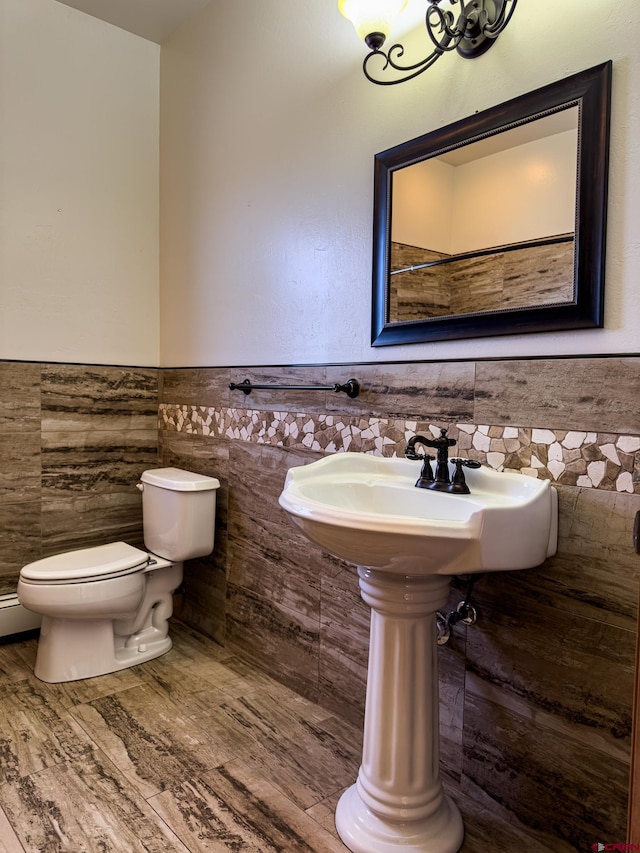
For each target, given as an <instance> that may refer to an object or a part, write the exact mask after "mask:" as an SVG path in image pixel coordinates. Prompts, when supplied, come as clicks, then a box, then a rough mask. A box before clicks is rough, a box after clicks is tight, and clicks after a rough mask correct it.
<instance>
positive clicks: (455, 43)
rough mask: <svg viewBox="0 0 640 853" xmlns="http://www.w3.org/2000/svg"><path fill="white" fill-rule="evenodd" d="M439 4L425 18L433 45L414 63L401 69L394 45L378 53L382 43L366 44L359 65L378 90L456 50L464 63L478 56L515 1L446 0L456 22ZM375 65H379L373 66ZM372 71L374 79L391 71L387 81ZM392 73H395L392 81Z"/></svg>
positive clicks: (402, 80)
mask: <svg viewBox="0 0 640 853" xmlns="http://www.w3.org/2000/svg"><path fill="white" fill-rule="evenodd" d="M441 2H443V0H431V2H430V5H429V8H428V9H427V12H426V15H425V27H426V30H427V33H428V35H429V39H430V40H431V43H432V44H433V50H432V52H431V53H430V54H429V55H428V56H426V57H425V58H424V59H421V60H419V61H418V62H414V63H412V64H410V65H404V64H403V63H402V62H401V61H400V60H401V59H402V57H403V56H404V52H405V49H404V46H403V45H401V44H394V45H392V46H391V47H390V48H389V49H388V50H387V51H384V50H381V49H380V48H381V44H382V42H380V43H379V44H378V45H376V46H374V44H373V43H372V42H369V46H370V47H372V48H373V49H372V50H371V52H370V53H368V54H367V56H365V58H364V61H363V63H362V70H363V72H364V76H365V77H366V78H367V80H369V81H370V82H371V83H375V84H376V85H378V86H395V85H396V84H397V83H405V82H406V81H407V80H413V78H414V77H418V76H419V75H420V74H423V73H424V72H425V71H426V70H427V68H431V66H432V65H433V64H434V63H435V62H437V60H438V59H440V57H441V56H442V55H443V54H444V53H446V52H448V51H453V50H457V51H458V53H459V54H460V55H461V56H464V57H466V58H468V59H470V58H473V57H475V56H480V55H481V54H482V53H484V52H485V51H486V50H488V49H489V47H490V46H491V45H492V44H493V42H494V41H495V40H496V39H497V38H498V36H499V35H500V33H501V32H502V31H503V30H504V29H505V27H506V26H507V24H508V23H509V21H510V20H511V16H512V15H513V13H514V10H515V8H516V5H517V3H518V0H448V2H449V3H450V4H451V5H452V6H453V7H454V8H456V9H457V10H459V11H458V13H457V14H458V17H457V18H456V17H455V15H454V13H453V12H452V11H451V10H444V9H441V8H440V6H439V3H441ZM375 63H379V64H378V65H375V66H374V64H375ZM374 67H375V68H376V69H377V74H378V75H382V74H384V73H385V72H387V71H388V70H389V69H392V71H391V72H390V79H388V80H386V79H381V76H374V74H373V72H372V70H371V71H370V69H373V68H374ZM393 72H396V74H397V76H396V77H393Z"/></svg>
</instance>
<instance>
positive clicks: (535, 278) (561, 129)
mask: <svg viewBox="0 0 640 853" xmlns="http://www.w3.org/2000/svg"><path fill="white" fill-rule="evenodd" d="M610 90H611V63H610V62H608V63H605V64H603V65H600V66H597V67H595V68H592V69H590V70H588V71H583V72H581V73H579V74H576V75H574V76H572V77H568V78H566V79H564V80H561V81H559V82H558V83H553V84H551V85H549V86H545V87H544V88H542V89H538V90H536V91H535V92H531V93H529V94H526V95H522V96H521V97H519V98H515V99H514V100H512V101H508V102H507V103H505V104H501V105H500V106H498V107H494V108H492V109H490V110H486V111H484V112H482V113H477V114H476V115H474V116H472V117H470V118H468V119H464V120H462V121H459V122H456V123H455V124H452V125H449V126H448V127H445V128H442V129H440V130H436V131H434V132H432V133H429V134H426V135H424V136H421V137H418V138H417V139H414V140H411V141H410V142H405V143H403V144H401V145H398V146H396V147H395V148H391V149H389V150H388V151H384V152H382V153H381V154H378V155H376V158H375V177H374V181H375V182H374V251H373V312H372V345H373V346H386V345H391V344H403V343H417V342H424V341H438V340H449V339H456V338H472V337H484V336H490V335H508V334H520V333H523V332H544V331H557V330H567V329H578V328H589V327H596V328H597V327H602V325H603V308H604V298H603V297H604V258H605V226H606V197H607V172H608V148H609V144H608V143H609V112H610Z"/></svg>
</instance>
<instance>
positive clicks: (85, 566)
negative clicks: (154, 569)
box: [20, 542, 149, 583]
mask: <svg viewBox="0 0 640 853" xmlns="http://www.w3.org/2000/svg"><path fill="white" fill-rule="evenodd" d="M148 559H149V555H148V554H147V553H146V551H141V550H140V549H139V548H134V547H133V546H132V545H127V543H126V542H111V543H109V545H98V546H97V547H95V548H82V549H81V550H79V551H67V552H66V553H64V554H56V555H55V556H54V557H45V558H44V559H43V560H36V561H35V562H33V563H29V564H28V565H27V566H24V568H23V569H22V571H21V572H20V577H21V578H23V579H24V580H27V581H31V582H32V583H37V582H40V583H52V582H56V581H57V582H60V581H67V582H74V581H75V582H77V581H81V580H99V579H100V578H106V577H119V576H121V575H128V574H131V573H132V572H136V571H140V569H141V568H142V567H143V566H144V565H146V563H147V561H148Z"/></svg>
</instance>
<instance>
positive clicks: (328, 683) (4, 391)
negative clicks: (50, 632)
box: [0, 358, 640, 853]
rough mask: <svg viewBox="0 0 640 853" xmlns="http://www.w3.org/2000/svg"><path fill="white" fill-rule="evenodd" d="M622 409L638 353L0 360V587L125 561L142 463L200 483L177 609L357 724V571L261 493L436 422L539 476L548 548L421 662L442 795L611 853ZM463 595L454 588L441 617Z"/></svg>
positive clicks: (619, 671) (623, 635)
mask: <svg viewBox="0 0 640 853" xmlns="http://www.w3.org/2000/svg"><path fill="white" fill-rule="evenodd" d="M351 376H355V377H356V378H357V379H358V380H359V381H360V382H361V384H362V387H363V390H362V393H361V394H360V396H359V397H358V398H357V399H355V400H351V399H349V398H347V397H346V395H344V394H335V393H333V392H295V391H278V392H272V391H268V390H267V391H254V392H252V394H251V395H250V396H247V397H245V395H244V394H243V393H242V392H241V391H233V392H232V391H230V390H229V388H228V384H229V382H230V381H241V380H242V379H244V378H249V379H252V380H253V381H256V382H265V383H292V384H301V383H307V382H308V383H311V384H325V383H327V384H332V383H334V382H344V381H346V379H348V378H350V377H351ZM638 399H640V359H636V358H629V359H625V358H583V359H569V358H566V359H547V360H545V359H542V360H526V359H523V360H511V361H486V362H482V361H481V362H477V363H474V362H459V363H456V362H451V363H443V364H434V363H403V364H380V365H370V364H369V365H347V366H339V367H338V366H331V367H301V368H287V369H285V368H278V369H269V368H259V369H257V368H256V369H247V368H237V369H231V368H202V369H176V370H174V369H163V370H160V371H157V370H153V369H144V368H143V369H129V368H121V367H90V366H78V365H55V364H42V365H41V364H23V363H12V362H6V363H0V402H1V404H2V405H1V407H0V492H1V493H2V501H1V502H0V576H1V577H2V578H3V583H4V587H3V589H4V591H12V589H15V581H16V578H17V574H18V571H19V569H20V567H21V565H23V564H24V563H26V562H28V561H29V560H33V559H37V558H38V557H40V556H45V555H47V554H52V553H56V552H59V551H63V550H66V549H69V548H74V547H85V546H89V545H97V544H101V543H103V542H108V541H113V540H114V539H119V538H121V539H124V540H126V541H129V542H131V543H132V544H140V543H141V541H142V536H141V524H140V521H141V515H140V496H139V493H138V492H137V490H136V489H135V483H136V482H137V479H138V477H139V475H140V472H141V471H142V470H144V468H148V467H153V466H155V465H158V464H162V465H179V466H182V467H185V468H188V469H190V470H194V471H197V472H200V473H205V474H213V475H214V476H216V477H218V478H219V479H220V481H221V484H222V486H221V489H220V490H219V492H218V514H217V522H216V523H217V531H216V546H215V550H214V553H213V555H212V556H211V557H209V558H206V559H203V560H198V561H193V562H192V563H190V564H189V565H188V566H187V571H186V578H185V585H184V590H183V593H182V594H181V595H180V596H177V597H176V613H177V615H178V616H179V617H180V618H181V619H182V620H183V621H185V622H186V623H188V624H189V625H191V626H192V627H194V628H196V629H198V630H200V631H201V632H203V633H205V634H207V635H208V636H210V637H213V638H214V639H216V640H218V641H219V642H221V643H223V644H224V645H225V647H226V652H227V653H228V654H233V655H236V656H238V657H241V658H244V659H245V660H247V661H248V662H249V663H252V664H254V665H257V666H258V667H260V668H261V669H263V670H264V671H266V672H267V673H269V674H270V675H272V676H274V677H275V678H276V679H278V680H279V681H281V682H283V683H284V684H285V685H288V686H291V687H293V688H294V689H295V690H296V691H297V692H299V693H302V694H303V695H305V696H306V697H307V698H308V699H310V700H312V701H315V702H317V703H319V704H320V705H322V706H324V707H325V708H326V709H328V710H329V711H331V712H332V713H336V714H338V715H341V716H342V717H343V718H346V719H347V720H348V721H350V722H351V723H352V724H354V725H356V726H358V727H359V726H360V725H361V721H362V710H363V705H364V687H365V679H366V663H367V647H368V621H369V613H368V609H367V607H366V606H365V605H364V603H363V602H362V601H361V599H360V596H359V591H358V585H357V580H356V575H355V571H354V569H353V567H352V566H349V565H347V564H346V563H343V562H341V561H339V560H336V559H333V558H331V557H329V556H327V555H326V554H324V553H323V552H321V551H320V549H318V548H316V547H315V546H313V545H311V544H310V543H308V542H307V541H306V540H304V539H303V538H302V537H301V536H300V535H299V534H298V533H297V531H296V529H295V528H294V527H293V525H292V524H291V523H290V522H289V521H288V519H287V518H286V517H285V516H284V513H283V512H282V511H281V510H280V508H279V506H278V503H277V499H278V495H279V493H280V491H281V489H282V484H283V481H284V476H285V473H286V470H287V468H289V467H291V466H294V465H301V464H305V463H308V462H310V461H312V460H313V459H316V458H320V457H321V456H322V455H324V454H325V453H328V452H336V451H340V452H341V451H343V450H361V451H365V452H372V453H380V454H384V455H388V454H393V453H394V452H395V453H400V452H402V449H403V447H404V443H405V442H406V437H407V434H412V433H413V432H415V431H421V432H424V431H426V430H430V429H437V428H439V427H440V426H447V427H450V428H451V431H452V434H454V435H456V436H457V437H458V440H459V448H456V451H457V450H460V452H461V453H462V454H464V455H466V454H468V455H469V456H473V457H475V458H478V459H480V460H482V461H483V462H486V463H487V464H490V465H493V466H494V467H504V468H511V469H518V470H523V471H524V472H525V473H526V474H527V475H529V476H542V477H550V478H551V479H553V481H554V483H555V484H556V486H557V488H558V493H559V498H560V546H559V550H558V554H557V555H556V556H555V557H554V558H553V559H551V560H548V561H547V562H546V563H545V564H544V565H543V566H541V567H539V568H536V569H533V570H531V571H527V572H514V573H513V574H511V573H505V574H499V575H489V576H486V577H485V578H483V579H482V580H480V581H479V582H478V584H477V586H476V591H475V601H476V603H477V606H478V609H479V611H480V620H479V622H478V624H477V625H475V626H473V627H472V628H469V629H466V628H464V627H459V626H458V627H457V628H456V630H455V633H454V637H453V641H452V643H451V644H450V645H449V646H447V647H442V648H440V650H439V655H440V667H441V729H442V768H443V773H444V775H445V777H446V781H447V784H448V785H449V786H450V787H451V788H452V789H453V792H454V796H455V794H456V792H457V793H458V795H459V796H460V797H461V798H464V800H465V801H466V802H471V801H472V802H474V803H476V804H477V808H478V809H481V810H482V811H483V814H485V815H491V814H493V815H495V816H496V819H498V818H500V820H501V821H504V820H506V821H508V822H509V823H510V824H511V825H513V826H514V828H518V831H519V832H520V831H521V832H523V833H525V835H526V836H528V837H529V838H530V839H531V849H538V846H540V848H541V849H549V850H552V851H554V853H561V851H565V850H566V851H570V850H585V849H590V847H591V845H592V844H594V843H597V842H603V843H606V842H610V841H618V842H621V841H623V840H624V837H625V829H626V817H627V790H628V776H629V753H630V733H631V719H632V697H633V683H634V667H635V662H634V651H635V637H636V630H637V614H636V604H637V598H638V568H639V567H640V561H639V558H638V557H637V556H636V555H635V554H634V552H633V549H632V541H631V532H632V528H633V519H634V516H635V513H636V511H637V510H638V509H640V488H639V481H640V464H639V458H640V450H639V449H638V448H639V446H640V442H639V440H638V439H639V437H640V411H639V409H638ZM158 402H159V403H160V406H159V408H158ZM158 426H159V453H158ZM461 597H462V585H461V582H460V583H458V584H457V588H456V589H454V590H453V591H452V596H451V600H450V604H451V606H452V607H453V606H455V604H456V603H457V602H458V601H459V600H460V598H461ZM471 830H473V828H471ZM502 849H506V848H502ZM519 849H522V848H521V847H520V848H519ZM513 853H515V850H514V851H513Z"/></svg>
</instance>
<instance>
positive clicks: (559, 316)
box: [371, 62, 612, 346]
mask: <svg viewBox="0 0 640 853" xmlns="http://www.w3.org/2000/svg"><path fill="white" fill-rule="evenodd" d="M611 70H612V64H611V62H606V63H603V64H602V65H597V66H595V67H594V68H590V69H588V70H586V71H582V72H580V73H578V74H575V75H573V76H571V77H566V78H565V79H564V80H560V81H558V82H557V83H552V84H550V85H548V86H544V87H543V88H541V89H537V90H536V91H534V92H529V93H528V94H525V95H521V96H520V97H518V98H514V99H513V100H511V101H507V102H506V103H504V104H500V105H499V106H497V107H492V108H491V109H488V110H484V111H483V112H480V113H476V114H475V115H473V116H471V117H469V118H466V119H462V120H461V121H458V122H455V123H454V124H451V125H448V126H447V127H444V128H441V129H439V130H435V131H433V132H431V133H427V134H425V135H423V136H419V137H417V138H416V139H412V140H410V141H409V142H404V143H402V144H401V145H397V146H395V147H394V148H390V149H388V150H387V151H383V152H381V153H380V154H377V155H376V157H375V161H374V200H373V301H372V321H371V345H372V346H390V345H393V344H410V343H424V342H429V341H443V340H454V339H460V338H478V337H490V336H494V335H516V334H522V333H529V332H551V331H560V330H569V329H584V328H602V326H603V325H604V262H605V238H606V217H607V182H608V165H609V120H610V111H611ZM575 106H577V107H578V110H579V119H578V151H577V165H578V168H577V194H576V221H575V257H574V299H573V301H572V302H569V303H566V304H556V305H546V306H544V305H540V306H535V307H531V308H518V309H513V310H497V311H486V312H479V313H476V314H459V315H448V316H444V317H434V318H432V319H424V320H410V321H407V322H389V308H388V302H389V255H390V245H391V215H392V195H391V184H392V176H393V173H394V172H395V171H396V170H397V169H402V168H404V167H406V166H409V165H412V164H414V163H418V162H420V161H423V160H427V159H429V158H431V157H436V156H438V155H439V154H442V153H444V152H445V151H450V150H452V149H455V148H459V147H461V146H463V145H468V144H470V143H472V142H476V141H477V140H478V139H482V138H485V137H488V136H492V135H494V134H498V133H501V132H503V131H505V130H508V129H510V128H512V127H514V126H516V125H519V124H526V123H528V122H531V121H535V120H536V119H538V118H542V117H543V116H545V115H549V114H550V113H553V112H557V111H559V110H562V109H567V108H570V107H575Z"/></svg>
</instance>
